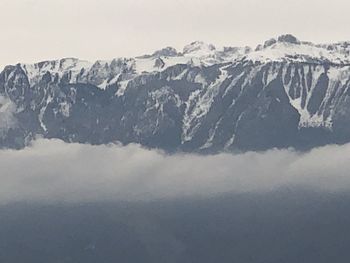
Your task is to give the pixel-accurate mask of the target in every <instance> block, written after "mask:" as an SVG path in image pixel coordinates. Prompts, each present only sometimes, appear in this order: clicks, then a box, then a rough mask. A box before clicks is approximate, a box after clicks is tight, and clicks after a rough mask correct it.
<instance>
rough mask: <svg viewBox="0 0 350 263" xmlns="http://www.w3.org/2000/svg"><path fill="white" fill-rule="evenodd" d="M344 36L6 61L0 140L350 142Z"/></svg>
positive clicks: (246, 146)
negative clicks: (338, 39)
mask: <svg viewBox="0 0 350 263" xmlns="http://www.w3.org/2000/svg"><path fill="white" fill-rule="evenodd" d="M347 43H348V42H340V43H336V44H324V45H320V44H312V43H310V42H303V41H300V40H298V39H297V38H296V37H294V36H292V35H288V34H287V35H282V36H279V37H278V38H274V39H270V40H268V41H266V42H265V43H264V44H263V45H261V46H258V47H257V48H256V49H255V50H253V49H251V48H248V47H243V48H236V47H226V48H222V49H217V48H216V47H215V46H214V45H211V44H205V43H204V42H200V41H196V42H192V43H191V44H189V45H187V46H185V48H184V50H183V52H181V53H180V52H178V51H177V50H176V49H174V48H171V47H167V48H164V49H161V50H158V51H155V52H154V53H152V54H151V55H144V56H140V57H135V58H116V59H112V60H109V61H101V60H100V61H96V62H88V61H83V60H79V59H76V58H65V59H60V60H54V61H43V62H39V63H35V64H17V65H14V66H6V67H5V69H4V70H3V71H2V72H1V73H0V96H1V98H2V101H3V103H0V104H1V106H0V122H3V123H7V124H6V125H5V127H3V126H4V125H0V131H1V132H0V135H1V136H0V146H1V147H9V148H21V147H25V146H26V145H27V144H28V142H30V141H31V140H32V139H34V138H35V137H36V136H38V135H40V136H43V137H46V138H59V139H62V140H64V141H67V142H79V143H91V144H104V143H111V142H121V143H122V144H128V143H139V144H141V145H143V146H145V147H149V148H160V149H163V150H166V151H169V152H177V151H186V152H200V153H213V152H222V151H229V152H232V151H249V150H266V149H271V148H288V147H293V148H296V149H299V150H305V149H310V148H312V147H317V146H321V145H324V144H327V143H339V144H341V143H344V142H348V141H350V118H349V117H348V113H349V106H350V105H349V103H350V101H349V98H348V94H349V93H350V92H349V91H348V90H349V86H350V63H349V62H350V55H349V54H350V44H349V45H348V44H347ZM5 105H7V106H5ZM10 120H11V121H10Z"/></svg>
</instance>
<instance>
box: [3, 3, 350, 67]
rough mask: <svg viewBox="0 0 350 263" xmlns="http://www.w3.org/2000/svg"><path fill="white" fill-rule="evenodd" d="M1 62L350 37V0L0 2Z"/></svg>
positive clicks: (131, 54)
mask: <svg viewBox="0 0 350 263" xmlns="http://www.w3.org/2000/svg"><path fill="white" fill-rule="evenodd" d="M0 3H1V10H2V12H1V16H0V43H1V45H0V46H1V52H0V65H5V64H13V63H17V62H35V61H40V60H45V59H54V58H60V57H79V58H83V59H89V60H94V59H107V58H112V57H118V56H134V55H140V54H144V53H150V52H152V51H153V50H155V49H157V48H161V47H164V46H167V45H171V46H174V47H176V48H178V49H181V48H182V47H183V45H185V44H187V43H189V42H191V41H194V40H203V41H206V42H211V43H213V44H216V45H251V46H255V45H256V44H257V43H260V42H263V41H264V40H266V39H268V38H270V37H273V36H277V35H279V34H282V33H292V34H295V35H296V36H297V37H298V38H300V39H302V40H311V41H315V42H333V41H340V40H350V30H349V24H350V16H349V14H348V11H349V10H350V1H349V0H333V1H325V0H215V1H214V0H0Z"/></svg>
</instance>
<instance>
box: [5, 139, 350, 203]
mask: <svg viewBox="0 0 350 263" xmlns="http://www.w3.org/2000/svg"><path fill="white" fill-rule="evenodd" d="M349 155H350V144H348V145H344V146H326V147H322V148H318V149H314V150H312V151H311V152H309V153H304V154H301V153H296V152H294V151H291V150H271V151H267V152H264V153H244V154H239V155H230V154H219V155H214V156H199V155H193V154H183V155H182V154H178V155H172V156H169V155H165V154H163V153H161V152H157V151H153V150H146V149H143V148H141V147H139V146H138V145H129V146H125V147H122V146H116V145H113V146H112V145H110V146H91V145H82V144H67V143H64V142H62V141H60V140H44V139H39V140H37V141H35V142H34V144H33V145H32V146H31V147H28V148H25V149H23V150H18V151H16V150H2V151H0V167H1V172H0V202H1V203H2V204H4V203H9V202H16V201H43V202H56V201H57V202H94V201H103V200H110V201H113V200H153V199H167V198H182V197H211V196H214V195H217V194H222V193H229V192H234V193H246V192H266V191H275V190H277V189H279V188H280V187H303V188H312V189H313V190H317V191H327V192H334V191H346V190H349V189H350V175H349V173H348V171H349V170H350V162H349Z"/></svg>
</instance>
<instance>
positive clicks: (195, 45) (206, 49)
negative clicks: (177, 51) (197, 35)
mask: <svg viewBox="0 0 350 263" xmlns="http://www.w3.org/2000/svg"><path fill="white" fill-rule="evenodd" d="M215 50H216V48H215V46H214V45H212V44H207V43H205V42H203V41H194V42H192V43H190V44H188V45H186V46H185V47H184V48H183V54H191V53H206V54H208V53H211V52H213V51H215Z"/></svg>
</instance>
